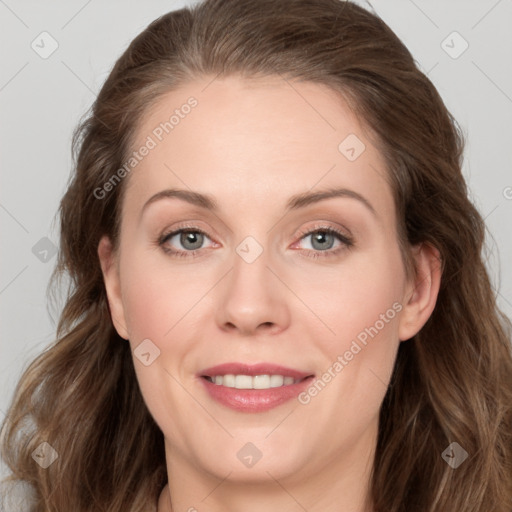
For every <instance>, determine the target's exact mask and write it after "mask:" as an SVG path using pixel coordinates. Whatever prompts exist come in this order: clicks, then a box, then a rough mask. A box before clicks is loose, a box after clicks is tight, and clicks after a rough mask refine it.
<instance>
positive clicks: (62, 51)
mask: <svg viewBox="0 0 512 512" xmlns="http://www.w3.org/2000/svg"><path fill="white" fill-rule="evenodd" d="M190 3H191V2H186V1H184V2H178V1H174V2H173V1H163V0H152V1H150V2H144V3H143V2H136V1H134V0H130V1H120V0H116V1H113V0H110V1H103V2H101V1H99V0H89V1H87V0H83V1H69V0H66V1H64V0H55V1H51V2H50V1H48V0H47V1H41V0H38V1H34V0H33V1H21V0H17V1H16V0H0V42H1V48H2V57H1V66H0V119H1V122H0V145H1V147H0V154H1V174H0V179H1V188H0V229H1V233H2V244H1V255H0V258H1V267H0V269H1V271H0V317H1V320H2V321H1V324H0V325H1V327H0V329H1V330H0V419H1V418H3V416H4V415H5V411H6V410H7V408H8V404H9V401H10V399H11V396H12V392H13V390H14V387H15V385H16V383H17V381H18V379H19V377H20V374H21V372H22V371H23V369H25V368H26V367H27V365H28V364H29V362H30V361H31V360H32V359H33V358H34V357H35V356H36V355H37V354H38V353H39V352H40V351H41V350H42V349H43V348H44V347H45V346H47V345H48V344H49V343H50V342H51V341H53V336H54V332H55V325H56V323H55V322H56V320H57V314H58V310H57V311H56V312H54V313H53V318H52V317H51V316H50V315H49V312H48V307H47V306H48V304H47V297H46V287H47V284H48V279H49V277H50V273H51V271H52V269H53V266H54V264H55V261H56V258H55V255H54V254H53V253H52V251H53V250H54V249H55V248H54V245H55V244H57V241H58V233H57V227H56V226H57V224H56V223H55V224H54V223H53V221H54V216H55V213H56V211H57V207H58V203H59V200H60V197H61V195H62V194H63V193H64V190H65V186H66V183H67V179H68V176H69V172H70V170H71V153H70V145H71V135H72V132H73V128H74V127H75V126H76V124H77V122H78V120H79V118H80V116H81V115H82V114H84V113H85V111H86V110H87V108H88V107H89V106H90V105H91V103H92V102H93V100H94V98H95V95H96V93H97V92H98V91H99V88H100V86H101V84H102V83H103V81H104V80H105V78H106V76H107V75H108V72H109V70H110V69H111V67H112V66H113V64H114V62H115V61H116V59H117V58H118V57H119V55H120V54H121V53H122V51H123V50H124V49H125V48H126V46H127V45H128V43H129V42H130V41H131V39H132V38H133V37H134V36H135V35H137V34H138V33H139V32H140V31H141V30H143V29H144V28H145V27H146V25H147V24H148V23H149V22H151V21H152V20H153V19H155V18H156V17H158V16H160V15H162V14H164V13H166V12H168V11H170V10H174V9H177V8H179V7H181V6H183V5H185V4H190ZM358 3H361V4H363V3H362V2H358ZM372 4H373V5H374V7H375V11H376V12H377V13H378V14H379V15H380V16H381V17H382V18H383V19H384V21H386V22H387V23H388V25H390V27H391V28H392V29H393V30H394V31H395V32H396V34H397V35H398V36H399V37H400V38H401V39H402V41H403V42H404V43H405V44H406V45H407V47H408V48H409V49H410V51H411V52H412V54H413V55H414V57H415V58H416V60H417V62H418V63H419V65H420V68H421V69H422V70H423V71H424V72H427V73H428V76H429V78H430V79H431V80H432V81H433V83H434V85H435V86H436V87H437V89H438V91H439V93H440V94H441V96H442V97H443V99H444V101H445V103H446V105H447V107H448V108H449V110H450V111H451V112H452V114H453V115H454V116H455V118H456V119H457V120H458V121H459V123H460V125H461V126H462V127H463V129H464V132H465V134H466V138H467V146H466V152H465V164H464V173H465V176H466V178H467V182H468V185H469V187H470V190H471V194H472V199H473V201H474V202H475V203H476V205H477V207H478V209H479V210H480V212H481V213H482V215H483V216H484V218H485V220H486V223H487V226H488V234H489V240H488V245H489V248H490V255H489V260H488V267H489V271H490V273H491V276H492V280H493V283H494V287H495V290H496V292H497V294H498V303H499V305H500V307H501V308H502V310H503V311H504V312H505V313H506V314H507V315H508V316H509V317H512V270H511V268H510V266H508V265H507V263H508V262H510V261H512V237H511V229H510V221H511V220H512V172H511V169H512V153H511V142H512V140H511V134H512V128H511V126H512V31H511V30H510V26H511V24H512V1H510V0H498V1H496V0H474V1H467V0H465V1H462V0H460V1H451V2H448V1H447V0H443V1H441V0H436V1H432V0H430V1H427V0H414V1H413V0H389V1H386V2H379V1H377V0H375V1H374V2H372ZM363 5H364V4H363ZM43 31H46V32H48V33H49V34H50V35H51V38H53V39H54V40H55V41H56V42H57V43H58V48H57V50H56V51H55V52H54V53H53V54H51V55H50V56H49V57H48V58H42V57H41V56H40V54H38V53H37V52H36V51H34V49H33V48H32V47H31V44H32V43H33V41H34V43H33V44H34V45H39V46H38V47H37V46H36V48H39V51H40V52H42V51H48V49H50V48H51V44H52V41H51V39H50V38H49V37H48V36H40V34H41V33H42V32H43ZM454 31H457V32H458V33H459V34H460V35H461V36H462V38H463V39H464V40H465V41H467V43H468V44H469V47H468V48H467V50H466V51H465V52H464V53H462V54H461V55H460V56H457V54H458V53H460V51H461V50H462V49H463V48H464V46H463V45H464V41H463V40H462V39H460V38H459V37H458V36H457V35H455V36H454V35H451V34H452V33H453V32H454ZM42 38H44V41H43V42H41V39H42ZM443 41H445V42H444V43H443ZM447 52H448V53H447ZM449 53H451V54H452V55H451V56H450V55H449ZM454 56H457V58H454ZM42 239H43V240H42ZM45 251H46V252H45ZM0 476H1V475H0Z"/></svg>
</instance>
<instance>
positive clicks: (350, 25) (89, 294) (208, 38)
mask: <svg viewBox="0 0 512 512" xmlns="http://www.w3.org/2000/svg"><path fill="white" fill-rule="evenodd" d="M218 75H239V76H245V77H251V76H271V75H272V76H278V75H280V76H281V77H283V78H287V79H290V80H301V81H312V82H316V83H321V84H326V85H328V86H329V87H331V88H332V89H334V90H336V91H339V92H340V94H342V95H343V96H344V97H345V98H346V99H347V100H348V101H349V104H350V105H351V108H353V110H354V112H355V113H356V114H357V115H358V116H359V118H360V119H361V120H362V121H363V122H364V123H365V124H366V126H367V127H369V129H371V132H372V133H373V134H374V136H375V141H374V143H375V144H376V145H377V146H378V148H379V150H380V151H381V152H382V154H383V155H384V157H385V161H386V164H387V178H388V179H389V182H390V184H391V185H392V188H393V193H394V197H395V202H396V205H397V212H398V213H397V223H398V228H399V236H400V244H401V247H402V249H403V251H404V254H405V256H406V260H405V261H406V262H407V268H408V269H409V268H410V262H411V259H410V257H409V252H408V248H409V247H410V245H413V244H418V243H420V242H426V243H429V244H431V245H433V246H434V247H435V248H437V249H438V251H439V253H440V256H441V264H442V270H443V274H442V282H441V288H440V291H439V296H438V301H437V305H436V307H435V309H434V312H433V313H432V315H431V317H430V318H429V320H428V322H427V323H426V324H425V326H424V327H423V329H422V330H421V331H420V332H419V333H418V334H417V335H416V336H414V338H412V339H411V340H408V341H406V342H403V343H401V344H400V348H399V352H398V356H397V360H396V365H395V368H394V372H393V376H392V380H391V384H390V386H389V389H388V391H387V394H386V396H385V399H384V402H383V404H382V407H381V411H380V423H379V436H378V444H377V452H376V457H375V461H374V470H373V474H372V482H371V492H372V499H373V502H374V505H375V510H376V511H378V512H399V511H400V512H405V511H408V512H410V511H414V512H434V511H435V512H439V511H443V512H444V511H457V512H470V511H471V512H489V511H490V510H492V511H493V512H510V511H511V510H512V410H511V407H512V355H511V344H510V321H509V320H508V319H507V318H506V317H505V315H503V314H502V313H501V312H500V310H499V309H498V307H497V305H496V300H495V299H496V297H495V294H494V293H493V290H492V287H491V284H490V281H489V277H488V273H487V271H486V267H485V260H484V256H483V254H482V253H483V249H484V248H485V247H484V234H485V226H484V222H483V219H482V217H481V216H480V214H479V213H478V211H477V210H476V209H475V207H474V206H473V205H472V203H471V202H470V201H469V199H468V193H467V192H468V191H467V188H466V184H465V181H464V178H463V176H462V173H461V165H462V158H463V146H464V138H463V135H462V132H461V129H460V127H459V126H458V125H457V123H456V121H455V120H454V119H453V118H452V116H451V114H450V113H449V112H448V110H447V109H446V107H445V105H444V103H443V101H442V99H441V98H440V96H439V94H438V92H437V91H436V89H435V88H434V86H433V85H432V83H431V82H430V81H429V79H428V78H427V77H426V76H425V74H423V73H422V72H421V71H420V70H419V69H418V68H417V66H416V65H415V62H414V60H413V57H412V56H411V54H410V52H409V51H408V50H407V49H406V47H405V46H404V45H403V44H402V43H401V41H400V40H399V39H398V38H397V36H396V35H395V34H394V33H393V32H392V31H391V29H390V28H389V27H388V26H387V25H386V24H385V23H384V22H383V21H382V20H381V19H380V18H379V17H378V16H376V15H374V14H372V13H371V12H369V11H367V10H366V9H363V8H362V7H359V6H357V5H356V4H354V3H352V2H348V1H343V2H342V1H339V0H279V1H276V0H206V1H205V2H203V3H201V4H198V5H197V6H195V7H193V8H190V9H188V8H186V9H180V10H178V11H174V12H170V13H168V14H166V15H164V16H162V17H160V18H158V19H157V20H155V21H154V22H153V23H151V24H150V25H149V26H148V27H147V28H146V29H145V30H144V31H143V32H142V33H141V34H140V35H138V36H137V37H136V38H135V39H134V40H133V42H132V43H131V44H130V46H129V47H128V48H127V49H126V51H125V52H124V53H123V55H122V56H121V57H120V58H119V60H118V61H117V62H116V64H115V66H114V68H113V69H112V72H111V73H110V75H109V77H108V79H107V80H106V82H105V84H104V85H103V87H102V89H101V91H100V93H99V95H98V97H97V99H96V101H95V103H94V105H93V106H92V110H91V112H90V113H89V115H88V116H87V118H86V119H85V120H84V121H83V122H82V123H81V124H80V126H79V127H78V128H77V130H76V132H75V135H74V140H73V152H74V153H73V154H74V159H75V162H76V165H75V170H74V173H73V175H72V177H71V180H70V183H69V186H68V189H67V191H66V193H65V195H64V197H63V199H62V202H61V205H60V210H59V213H60V227H61V240H60V249H59V250H60V252H59V258H58V264H57V267H56V269H55V272H54V275H53V279H52V282H53V284H54V285H56V283H60V279H59V278H60V277H61V276H69V277H70V288H69V290H68V296H67V301H66V303H65V306H64V308H63V311H62V315H61V317H60V320H59V323H58V328H57V336H56V342H55V343H54V344H53V345H52V346H51V347H50V348H48V349H47V350H45V351H44V353H42V354H41V355H40V356H39V357H38V358H37V359H36V360H35V361H34V362H33V363H32V364H31V365H30V366H29V367H28V369H27V370H26V371H25V372H24V374H23V376H22V377H21V380H20V382H19V384H18V386H17V389H16V391H15V394H14V399H13V402H12V404H11V406H10V409H9V412H8V415H7V417H6V419H5V421H4V423H3V425H2V445H1V450H2V456H3V459H4V461H5V462H6V463H7V464H8V466H9V467H10V469H11V471H12V480H13V481H19V482H25V483H26V485H28V486H29V488H30V489H32V492H33V503H34V504H33V507H32V508H31V509H30V510H31V511H33V512H43V511H44V512H54V511H55V512H63V511H73V512H92V511H109V512H126V511H131V512H139V511H140V512H142V511H143V510H144V509H147V506H148V503H150V504H154V506H155V507H156V503H157V499H158V495H159V493H160V491H161V489H162V488H163V486H164V485H165V483H166V479H167V476H166V466H165V452H164V444H163V434H162V432H161V431H160V429H159V428H158V427H157V425H156V424H155V422H154V420H153V418H152V417H151V415H150V414H149V412H148V410H147V408H146V406H145V404H144V402H143V399H142V396H141V393H140V390H139V387H138V383H137V379H136V375H135V372H134V367H133V361H132V356H131V353H130V348H129V344H128V343H125V342H124V341H123V340H122V339H121V338H120V337H119V336H118V334H117V333H116V331H115V329H114V328H113V325H112V321H111V318H110V313H109V309H108V303H107V300H106V293H105V287H104V283H103V278H102V273H101V269H100V265H99V261H98V256H97V247H98V243H99V240H100V238H101V236H102V235H104V234H106V235H108V236H110V238H111V239H112V240H113V241H114V242H116V241H117V240H118V228H119V215H120V204H121V200H122V193H123V190H124V188H125V185H126V183H125V181H126V180H123V181H122V182H121V183H119V185H118V186H116V187H114V189H113V190H111V191H110V192H109V193H108V194H106V196H105V197H104V198H102V199H98V198H97V197H96V195H97V194H96V195H95V193H94V191H95V190H96V189H98V187H102V186H103V184H105V183H106V182H107V181H108V180H109V179H110V178H111V177H112V176H113V175H114V174H115V173H116V171H117V170H118V169H119V168H120V167H121V166H122V165H123V162H125V161H126V157H127V155H128V154H129V153H130V149H132V150H133V148H131V143H132V138H133V134H134V131H135V129H136V127H137V125H138V123H139V122H140V120H141V116H142V115H143V114H144V113H145V112H147V109H148V108H149V107H150V106H151V105H152V104H154V102H155V101H157V100H158V99H159V98H160V97H161V95H162V94H163V93H165V92H168V91H170V90H172V89H173V88H176V87H178V86H179V85H180V84H183V83H184V82H185V81H188V80H194V79H195V78H198V77H206V76H211V77H212V79H213V78H214V77H216V76H218ZM43 442H47V443H48V444H49V445H50V446H51V447H53V449H54V450H55V452H56V453H57V454H58V458H57V460H56V461H55V462H54V463H53V464H51V465H50V466H49V467H47V468H43V467H41V466H40V465H39V464H37V463H36V462H35V461H34V458H33V457H32V454H33V452H34V450H36V448H37V447H40V445H41V443H43ZM452 442H457V443H458V444H459V445H460V446H461V447H462V448H463V449H464V450H465V451H466V452H467V453H468V459H467V460H466V461H465V462H464V463H462V464H461V465H460V466H459V467H458V468H457V469H452V467H450V465H448V464H447V463H446V462H445V461H444V460H443V457H442V453H443V451H444V450H445V449H446V448H447V447H448V445H450V444H451V443H452ZM38 449H40V448H38Z"/></svg>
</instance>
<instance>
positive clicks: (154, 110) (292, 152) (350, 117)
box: [125, 77, 393, 214]
mask: <svg viewBox="0 0 512 512" xmlns="http://www.w3.org/2000/svg"><path fill="white" fill-rule="evenodd" d="M134 141H135V142H134V144H133V147H132V150H134V151H138V150H139V149H141V148H143V147H144V146H147V147H151V149H150V150H148V151H144V153H145V154H146V155H145V156H144V157H142V158H140V161H138V163H137V165H136V167H134V169H133V171H132V172H131V173H130V175H129V180H128V181H129V183H128V188H127V191H126V194H125V203H129V205H130V207H131V208H133V209H140V208H142V205H143V203H144V201H145V200H147V198H148V197H149V196H151V195H152V194H155V193H157V192H159V191H160V190H163V189H165V188H171V187H172V188H174V187H176V186H179V187H180V188H189V189H193V190H194V191H197V192H202V193H205V194H209V195H212V196H215V197H216V198H219V203H221V205H222V204H224V203H225V204H226V206H229V205H235V204H237V205H239V204H240V203H246V204H247V205H248V206H249V205H251V204H255V203H258V204H259V205H260V214H261V213H262V212H264V211H266V210H267V209H268V211H270V210H271V209H272V208H273V207H275V206H276V205H277V204H279V203H283V204H284V202H285V201H286V199H287V198H288V197H289V196H291V195H294V194H297V193H300V192H304V191H305V190H314V189H315V188H318V189H321V188H325V187H331V186H343V187H347V188H351V189H353V190H355V191H357V192H359V193H361V194H363V195H365V196H366V197H370V198H372V203H373V204H374V206H375V208H376V209H377V210H379V209H380V210H381V212H383V213H386V212H387V211H389V210H392V208H393V205H392V194H391V190H390V189H389V186H388V184H387V181H386V171H385V167H384V160H383V158H382V156H381V155H380V153H379V152H378V151H377V149H376V148H375V147H374V146H373V144H372V143H371V141H370V139H369V134H368V130H367V128H366V127H365V125H364V123H362V122H361V121H360V120H359V119H358V118H357V117H356V116H355V114H354V113H353V112H352V111H351V109H350V108H349V107H348V105H347V103H346V102H345V101H344V100H343V98H342V97H341V95H339V94H338V93H336V92H335V91H333V90H332V89H330V88H328V87H327V86H325V85H321V84H316V83H311V82H292V81H289V80H286V79H284V78H281V77H270V78H269V77H266V78H264V79H252V78H251V79H243V78H240V77H228V78H223V79H218V78H215V77H209V78H205V79H201V80H197V81H193V82H190V83H187V84H184V85H182V86H180V87H179V88H177V89H175V90H173V91H171V92H169V93H167V94H165V95H164V96H162V97H161V98H160V99H159V100H158V101H157V102H156V103H155V104H154V105H153V106H152V107H151V108H150V109H149V110H148V111H147V112H146V114H145V116H144V118H143V119H142V120H141V122H140V123H139V126H138V128H137V130H136V135H135V137H134ZM390 213H391V212H390Z"/></svg>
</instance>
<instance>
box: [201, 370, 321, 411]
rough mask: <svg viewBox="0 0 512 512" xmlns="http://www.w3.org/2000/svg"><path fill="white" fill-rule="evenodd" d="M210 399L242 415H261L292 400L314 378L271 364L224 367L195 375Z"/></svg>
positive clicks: (306, 373) (310, 374)
mask: <svg viewBox="0 0 512 512" xmlns="http://www.w3.org/2000/svg"><path fill="white" fill-rule="evenodd" d="M197 376H198V377H200V378H201V381H202V382H203V384H204V387H205V388H206V391H207V392H208V394H209V395H210V397H211V398H212V399H214V400H215V401H216V402H219V403H220V404H222V405H224V406H227V407H229V408H231V409H235V410H237V411H241V412H263V411H266V410H269V409H271V408H273V407H277V406H278V405H280V404H282V403H284V402H286V401H288V400H291V399H292V398H294V397H296V396H297V395H298V394H299V393H300V392H301V391H303V390H304V389H305V388H306V387H307V386H308V385H309V383H310V382H311V381H312V379H313V378H314V374H312V373H308V372H303V371H299V370H295V369H292V368H286V367H284V366H279V365H275V364H270V363H259V364H256V365H246V364H243V363H225V364H222V365H217V366H214V367H212V368H208V369H205V370H203V371H201V372H200V373H199V374H198V375H197Z"/></svg>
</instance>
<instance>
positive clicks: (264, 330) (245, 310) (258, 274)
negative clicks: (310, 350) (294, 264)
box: [216, 250, 290, 336]
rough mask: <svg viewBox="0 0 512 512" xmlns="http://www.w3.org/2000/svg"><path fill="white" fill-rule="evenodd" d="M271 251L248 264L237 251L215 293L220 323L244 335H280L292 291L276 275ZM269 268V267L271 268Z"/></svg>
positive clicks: (287, 319)
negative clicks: (271, 260)
mask: <svg viewBox="0 0 512 512" xmlns="http://www.w3.org/2000/svg"><path fill="white" fill-rule="evenodd" d="M269 259H270V258H269V257H268V252H267V251H265V250H264V251H263V252H262V254H260V256H259V257H258V258H257V259H256V260H255V261H252V262H251V263H248V262H247V261H246V260H244V259H243V258H242V257H240V256H239V255H238V254H235V256H234V259H233V268H232V269H231V272H229V274H228V275H227V276H226V278H225V279H223V283H222V285H221V287H220V289H219V290H218V294H217V296H216V301H217V302H216V317H217V323H218V325H219V327H220V329H222V330H223V331H226V332H229V331H233V332H235V331H236V332H238V334H240V335H242V336H251V335H257V334H260V333H261V334H271V335H273V334H277V333H279V332H281V331H283V330H285V329H287V327H288V325H289V321H290V310H289V305H288V303H287V300H288V297H289V291H288V290H287V288H286V286H285V285H284V284H283V283H282V282H281V281H280V279H279V278H278V277H277V276H276V274H278V275H279V273H278V272H276V270H274V269H273V268H272V265H271V264H270V263H271V262H270V261H269ZM269 267H270V268H269Z"/></svg>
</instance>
